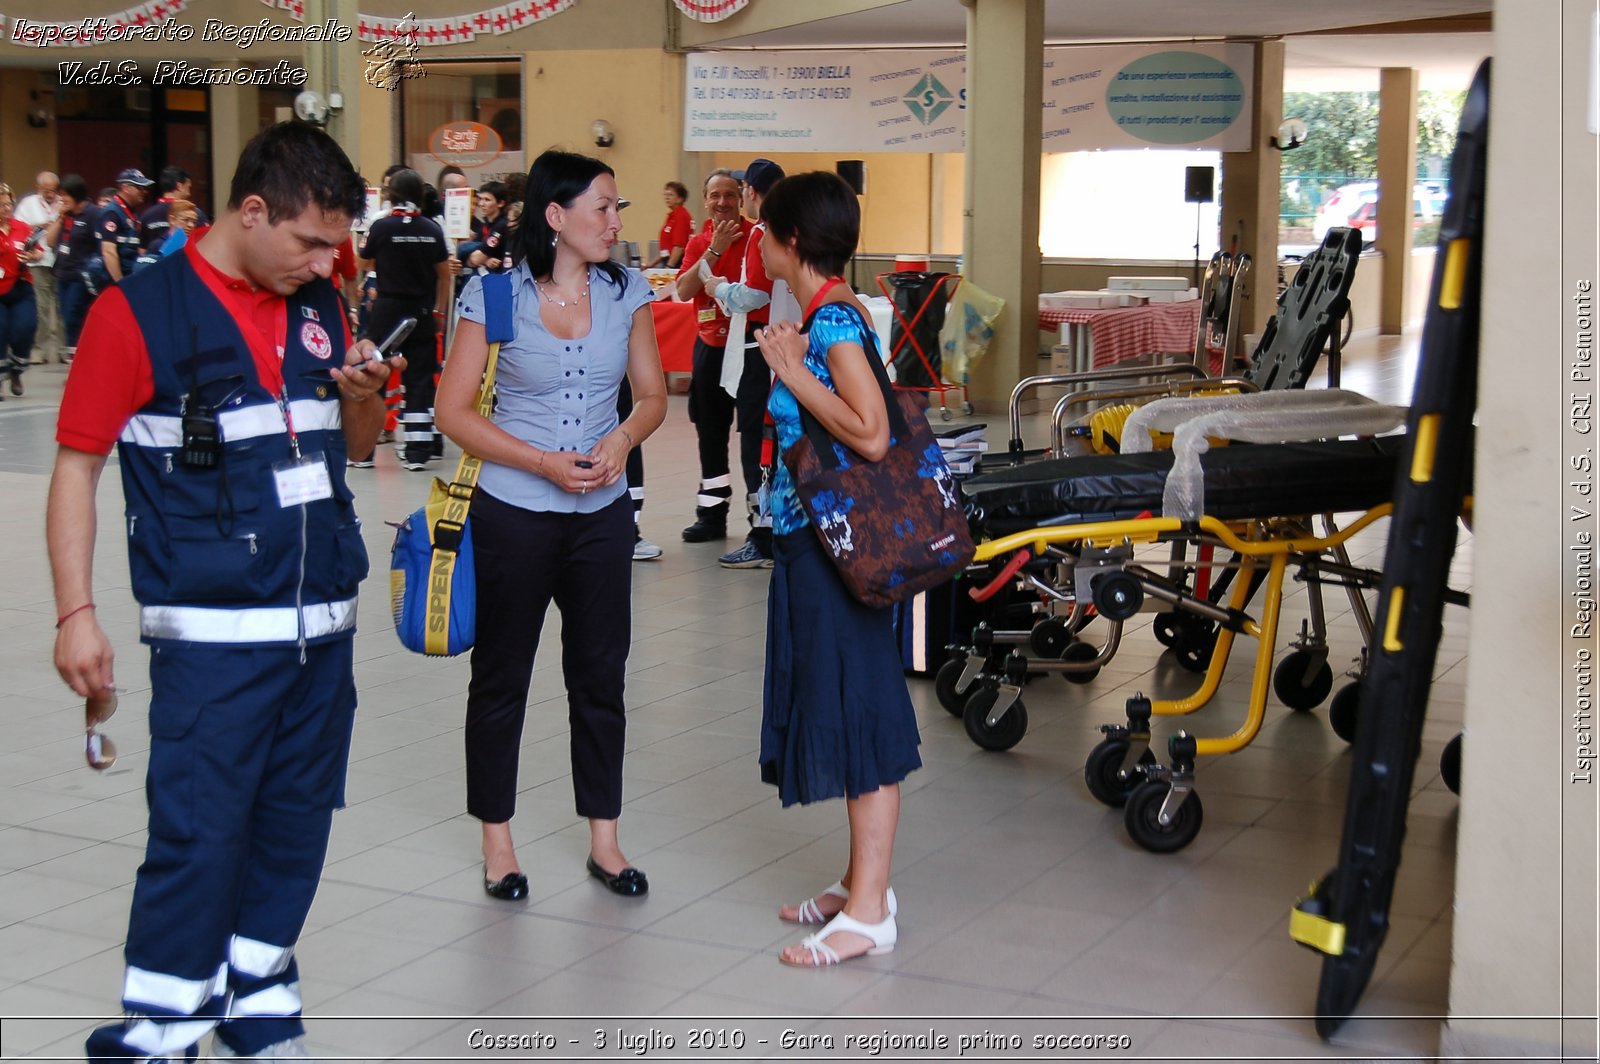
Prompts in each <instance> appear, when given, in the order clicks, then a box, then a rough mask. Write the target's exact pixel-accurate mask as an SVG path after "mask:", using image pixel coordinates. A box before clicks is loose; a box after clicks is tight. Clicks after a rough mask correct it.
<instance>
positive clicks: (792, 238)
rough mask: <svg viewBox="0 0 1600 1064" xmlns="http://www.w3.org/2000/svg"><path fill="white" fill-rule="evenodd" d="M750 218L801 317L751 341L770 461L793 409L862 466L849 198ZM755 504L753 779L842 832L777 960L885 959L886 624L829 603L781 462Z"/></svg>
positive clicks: (796, 185) (890, 796)
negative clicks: (831, 810) (836, 823)
mask: <svg viewBox="0 0 1600 1064" xmlns="http://www.w3.org/2000/svg"><path fill="white" fill-rule="evenodd" d="M761 217H762V220H763V221H765V222H766V225H767V231H766V234H765V235H764V236H763V237H762V240H761V256H762V259H763V260H764V262H765V264H766V269H767V275H768V276H770V277H774V278H779V279H781V280H784V281H787V282H788V284H789V287H790V288H791V289H792V290H793V291H794V294H795V297H796V298H797V299H798V300H799V301H800V304H801V305H802V306H804V307H805V308H806V320H805V325H804V327H803V328H796V326H795V324H794V323H793V322H780V323H777V324H775V325H772V326H769V327H768V328H767V329H766V330H765V331H764V332H762V333H761V334H760V336H759V337H758V342H759V343H760V345H761V354H762V356H763V357H764V358H765V359H766V360H767V364H768V365H769V366H771V367H772V369H773V371H774V372H775V373H776V374H777V378H778V379H777V383H776V384H775V385H774V386H773V389H772V396H771V398H770V399H769V400H768V406H767V408H768V409H769V410H770V411H771V412H772V420H773V423H774V425H775V426H776V427H777V431H778V447H779V450H780V452H781V451H787V450H788V449H789V448H790V447H793V446H794V445H795V443H796V442H797V441H798V440H799V439H800V436H801V435H802V431H803V430H802V428H801V422H800V410H801V407H804V408H805V411H806V412H807V413H808V414H809V415H810V416H811V417H813V418H815V419H816V420H817V421H818V422H820V423H821V425H822V427H823V428H824V429H826V430H827V432H828V434H829V435H830V436H832V437H833V438H834V439H835V440H837V441H838V442H839V443H841V444H843V445H844V446H846V447H848V448H850V450H852V451H854V452H856V454H857V455H859V456H860V457H862V458H865V459H866V460H868V461H876V460H878V459H879V458H882V457H883V455H884V453H885V452H886V451H887V450H888V449H889V416H888V411H887V410H886V409H885V407H884V401H883V392H882V391H881V390H880V389H879V386H878V382H877V379H876V377H875V376H874V375H873V372H872V366H871V364H870V363H869V362H868V361H867V359H869V358H877V357H879V355H878V350H877V344H876V341H875V339H874V337H873V336H872V334H871V333H870V332H869V331H868V326H867V324H866V321H867V318H866V312H865V310H864V309H863V308H862V306H861V304H860V303H859V302H857V300H856V298H855V296H854V295H853V294H852V293H851V292H850V287H849V286H848V285H846V284H845V283H844V281H843V279H842V278H841V277H840V276H839V274H840V272H841V271H842V270H843V269H844V264H845V262H846V261H847V260H848V259H849V258H850V256H851V255H852V254H853V253H854V252H855V246H856V237H857V234H858V233H859V231H860V226H861V213H860V208H859V206H858V204H857V202H856V196H855V193H854V192H853V191H852V190H851V188H850V186H849V185H847V184H845V183H844V181H842V180H841V179H840V178H839V177H837V176H836V175H834V174H830V173H824V172H820V171H818V172H814V173H808V174H797V175H795V176H794V177H788V178H785V179H784V180H782V181H779V182H778V183H777V184H776V185H775V186H773V188H772V190H771V191H770V192H769V193H768V194H767V197H766V199H765V201H764V202H763V203H762V206H761ZM876 505H881V506H892V505H894V500H892V499H882V500H877V501H876ZM771 507H772V531H773V554H774V558H775V561H776V565H775V567H774V568H773V571H772V585H771V588H770V590H769V591H768V595H767V676H766V685H765V690H764V692H763V699H762V718H761V752H760V763H761V776H762V779H764V780H766V781H767V782H768V783H772V784H775V785H776V786H777V788H778V794H779V797H780V798H781V799H782V801H783V804H784V805H786V806H788V805H792V804H794V803H795V802H801V803H809V802H816V801H821V800H823V799H825V798H838V797H843V798H844V799H845V808H846V812H847V814H848V816H849V821H850V859H849V863H848V864H847V865H846V867H845V870H844V874H843V875H842V876H840V877H839V880H838V881H837V882H835V883H833V884H832V885H831V886H828V887H825V888H824V889H823V890H822V891H821V893H819V894H817V895H816V896H815V897H812V898H808V899H806V900H805V901H803V902H801V903H800V904H799V905H793V906H785V907H784V908H782V909H780V910H779V911H778V915H779V916H780V917H782V918H783V919H785V920H790V921H793V922H796V923H802V924H823V925H824V926H823V927H822V928H821V929H820V930H819V931H817V932H816V933H815V934H813V935H810V936H808V937H806V938H805V939H803V940H801V941H800V942H799V943H797V944H796V945H793V946H790V947H789V948H787V949H785V950H784V951H783V954H782V956H781V958H780V959H781V960H782V961H783V962H784V963H785V964H792V965H797V966H800V967H806V968H818V967H822V966H824V965H829V964H838V963H840V962H841V961H846V960H851V959H853V958H855V957H860V956H863V955H865V954H869V953H873V954H875V953H887V952H889V951H890V950H892V949H894V946H895V941H896V939H897V938H898V931H897V930H896V926H895V912H896V908H897V906H896V902H895V896H894V891H893V890H891V889H890V888H889V869H890V866H891V864H892V863H893V858H894V836H895V828H896V826H897V825H898V823H899V819H900V781H901V780H903V779H905V777H906V776H907V775H908V774H909V773H910V772H911V771H912V770H914V769H916V768H919V767H920V766H921V764H922V760H921V758H920V757H919V756H918V754H917V745H918V743H919V742H920V738H919V736H918V734H917V722H916V716H915V712H914V711H913V709H912V706H911V699H910V696H909V695H908V694H907V693H906V683H905V677H904V676H903V675H902V674H901V671H900V655H899V651H898V649H897V647H896V645H895V638H894V629H893V627H892V625H891V622H890V612H889V610H887V609H873V608H871V607H869V606H865V605H862V604H861V603H860V602H858V601H856V599H854V598H852V597H851V595H850V593H849V592H848V591H846V590H845V586H844V582H843V581H841V580H840V579H839V575H838V573H837V572H836V571H835V570H834V568H833V564H832V562H830V561H829V559H828V556H827V554H826V553H825V552H824V551H823V549H822V546H821V544H820V543H819V542H818V539H817V535H816V531H815V530H814V529H813V528H811V527H810V520H809V519H808V518H807V516H806V512H805V509H804V508H803V507H802V506H801V504H800V499H799V497H798V496H797V495H796V494H795V489H794V484H793V481H792V479H791V478H790V476H789V470H788V468H787V467H786V466H785V465H784V464H783V463H782V462H779V463H778V464H777V468H776V472H775V475H774V478H773V484H772V490H771Z"/></svg>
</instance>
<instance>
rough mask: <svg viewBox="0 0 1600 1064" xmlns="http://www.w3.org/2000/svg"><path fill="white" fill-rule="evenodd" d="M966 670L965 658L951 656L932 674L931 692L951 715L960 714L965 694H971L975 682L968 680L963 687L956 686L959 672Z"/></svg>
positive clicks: (963, 705) (959, 676)
mask: <svg viewBox="0 0 1600 1064" xmlns="http://www.w3.org/2000/svg"><path fill="white" fill-rule="evenodd" d="M965 671H967V662H966V659H965V658H951V659H950V660H949V661H947V662H945V663H944V664H943V665H940V666H939V671H938V672H936V673H934V674H933V693H934V694H935V695H937V696H938V698H939V704H940V705H941V706H943V707H944V710H945V712H946V713H948V714H950V715H951V716H952V717H959V716H961V714H962V712H963V711H964V710H965V709H966V708H967V698H966V696H968V695H970V694H972V689H973V687H974V686H976V684H975V683H973V682H969V683H968V684H967V686H965V687H957V686H956V685H957V684H959V683H960V682H961V674H962V673H963V672H965Z"/></svg>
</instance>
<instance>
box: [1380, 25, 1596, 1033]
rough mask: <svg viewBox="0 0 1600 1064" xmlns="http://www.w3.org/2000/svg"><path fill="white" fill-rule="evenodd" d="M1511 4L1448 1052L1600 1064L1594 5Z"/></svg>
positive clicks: (1484, 364)
mask: <svg viewBox="0 0 1600 1064" xmlns="http://www.w3.org/2000/svg"><path fill="white" fill-rule="evenodd" d="M1508 7H1515V5H1509V4H1504V3H1502V4H1500V5H1497V9H1496V12H1495V14H1496V16H1497V17H1496V18H1495V20H1494V42H1493V48H1492V49H1491V51H1492V52H1493V55H1494V75H1493V88H1492V92H1491V97H1492V99H1491V102H1490V108H1489V118H1490V133H1489V163H1488V174H1487V183H1488V202H1487V203H1486V205H1485V208H1484V219H1485V234H1484V245H1483V249H1484V276H1483V287H1484V291H1485V293H1486V298H1485V299H1484V303H1483V311H1482V318H1481V320H1482V329H1483V335H1482V343H1481V345H1480V358H1479V366H1478V432H1477V452H1476V473H1475V476H1474V489H1473V490H1474V495H1475V496H1476V503H1475V507H1474V513H1475V520H1474V524H1473V537H1472V556H1473V574H1472V609H1471V610H1469V611H1466V616H1465V618H1463V617H1462V611H1460V610H1453V609H1447V610H1446V611H1445V623H1446V625H1447V626H1451V627H1455V626H1459V625H1460V624H1462V623H1465V624H1466V625H1467V630H1468V638H1467V659H1466V677H1465V680H1466V710H1465V715H1464V724H1465V732H1466V738H1465V740H1464V741H1463V746H1462V765H1461V780H1462V789H1461V798H1460V813H1459V821H1458V826H1457V829H1456V839H1457V842H1456V875H1455V886H1456V890H1455V905H1454V915H1455V923H1454V930H1453V934H1452V937H1451V949H1450V1006H1449V1012H1450V1020H1449V1024H1448V1026H1447V1027H1446V1028H1445V1031H1444V1032H1443V1035H1442V1036H1441V1043H1440V1050H1441V1052H1442V1053H1443V1054H1444V1055H1445V1056H1447V1057H1448V1058H1450V1059H1476V1060H1489V1059H1511V1058H1520V1059H1531V1058H1532V1057H1533V1056H1534V1055H1535V1054H1544V1055H1547V1056H1548V1058H1549V1059H1557V1058H1558V1057H1559V1059H1562V1060H1594V1059H1595V1052H1596V1033H1595V1021H1594V1010H1595V998H1596V990H1597V987H1596V975H1595V973H1596V952H1597V949H1596V946H1597V929H1596V906H1595V883H1596V876H1597V868H1596V839H1597V833H1596V814H1597V810H1596V805H1597V798H1596V787H1597V786H1600V782H1597V781H1596V779H1595V766H1594V753H1593V751H1594V747H1595V743H1594V730H1593V729H1594V725H1595V721H1594V713H1595V710H1594V708H1593V704H1592V700H1593V698H1594V690H1595V686H1594V684H1595V681H1594V676H1593V670H1592V668H1589V667H1588V666H1585V667H1583V668H1580V667H1579V666H1580V665H1581V664H1582V663H1583V662H1584V661H1585V658H1584V655H1588V658H1587V661H1588V664H1589V665H1592V664H1593V661H1594V655H1595V654H1596V652H1597V649H1600V648H1597V646H1596V640H1595V630H1594V627H1593V625H1592V624H1590V625H1588V626H1587V627H1575V626H1581V625H1583V624H1584V621H1585V619H1586V618H1588V617H1590V616H1592V613H1593V610H1592V607H1587V608H1586V602H1585V597H1586V598H1587V600H1588V601H1592V600H1593V598H1594V591H1593V548H1592V546H1591V547H1590V549H1589V551H1588V553H1587V556H1585V552H1584V551H1583V550H1582V543H1583V542H1584V541H1585V540H1587V541H1588V542H1590V543H1592V542H1593V540H1594V539H1595V537H1596V535H1597V532H1596V525H1595V517H1594V514H1595V509H1596V508H1595V502H1594V491H1595V489H1594V487H1593V484H1594V481H1595V475H1594V472H1593V468H1594V458H1595V436H1594V421H1593V414H1592V412H1591V408H1590V406H1589V404H1590V402H1591V400H1592V398H1593V396H1594V395H1595V391H1596V387H1597V386H1596V383H1595V382H1596V375H1597V373H1596V367H1597V365H1600V363H1597V362H1596V358H1595V339H1594V337H1595V328H1594V320H1595V303H1596V295H1597V293H1596V291H1595V289H1596V287H1597V285H1600V277H1597V276H1596V261H1595V238H1594V234H1595V232H1596V226H1597V225H1600V212H1597V203H1600V197H1597V195H1596V190H1597V185H1600V172H1597V164H1596V152H1595V133H1594V130H1593V129H1592V127H1589V128H1586V122H1587V119H1588V107H1587V104H1588V101H1587V100H1586V99H1585V94H1584V91H1583V87H1584V86H1585V84H1587V81H1586V79H1587V78H1588V72H1589V70H1590V65H1589V64H1590V62H1591V55H1590V48H1591V46H1592V45H1591V42H1592V40H1593V37H1592V36H1589V37H1587V39H1586V35H1587V34H1591V33H1592V32H1593V31H1592V29H1591V27H1592V26H1593V24H1594V23H1593V21H1592V20H1593V18H1594V3H1593V0H1557V2H1552V3H1548V4H1538V5H1532V6H1530V7H1529V8H1528V9H1527V10H1523V9H1522V8H1521V7H1515V10H1512V11H1507V8H1508ZM1385 187H1386V188H1387V187H1388V186H1385ZM1453 192H1454V190H1453V189H1452V193H1453ZM1390 195H1392V193H1390ZM1404 198H1405V200H1406V202H1407V204H1409V202H1410V195H1409V190H1408V194H1407V195H1406V196H1405V197H1404ZM1385 224H1387V223H1385ZM1436 737H1441V738H1442V737H1446V736H1445V733H1443V732H1440V733H1436ZM1401 875H1402V876H1404V875H1405V872H1404V871H1403V870H1402V872H1401ZM1379 963H1380V964H1382V963H1383V962H1382V960H1381V959H1380V961H1379ZM1563 1015H1564V1016H1571V1017H1575V1018H1574V1019H1572V1020H1569V1021H1566V1022H1563V1021H1562V1020H1560V1019H1556V1018H1553V1017H1557V1016H1563ZM1585 1016H1586V1017H1587V1019H1584V1018H1582V1017H1585Z"/></svg>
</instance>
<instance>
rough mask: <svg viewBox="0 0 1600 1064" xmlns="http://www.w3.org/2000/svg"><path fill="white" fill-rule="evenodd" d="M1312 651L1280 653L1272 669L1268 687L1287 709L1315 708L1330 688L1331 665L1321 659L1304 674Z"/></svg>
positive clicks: (1300, 710) (1331, 677)
mask: <svg viewBox="0 0 1600 1064" xmlns="http://www.w3.org/2000/svg"><path fill="white" fill-rule="evenodd" d="M1312 659H1313V652H1312V651H1310V650H1296V651H1293V652H1291V653H1289V654H1286V655H1284V658H1283V660H1282V661H1280V662H1279V663H1278V667H1277V668H1276V669H1274V670H1273V672H1272V691H1273V693H1274V694H1276V695H1277V696H1278V701H1280V702H1282V703H1283V704H1284V705H1286V706H1288V707H1289V708H1290V709H1293V710H1297V711H1299V712H1302V713H1303V712H1305V711H1307V710H1310V709H1315V708H1316V707H1317V706H1320V705H1321V704H1322V701H1323V699H1325V698H1327V697H1328V692H1329V691H1331V690H1333V669H1331V668H1329V667H1328V663H1327V662H1326V661H1324V662H1323V663H1322V664H1321V666H1320V667H1318V668H1317V670H1316V671H1315V672H1312V673H1311V674H1310V675H1309V676H1308V675H1306V670H1307V666H1309V665H1310V664H1311V661H1312Z"/></svg>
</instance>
